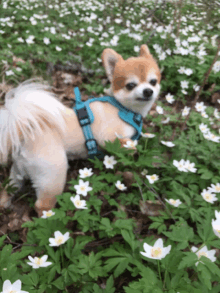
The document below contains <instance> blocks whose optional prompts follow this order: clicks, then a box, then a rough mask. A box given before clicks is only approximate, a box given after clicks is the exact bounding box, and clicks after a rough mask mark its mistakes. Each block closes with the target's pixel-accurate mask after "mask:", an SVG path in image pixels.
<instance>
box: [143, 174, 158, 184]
mask: <svg viewBox="0 0 220 293" xmlns="http://www.w3.org/2000/svg"><path fill="white" fill-rule="evenodd" d="M146 178H147V179H148V180H149V183H150V184H153V183H154V182H155V181H157V180H159V176H158V175H156V174H153V175H146Z"/></svg>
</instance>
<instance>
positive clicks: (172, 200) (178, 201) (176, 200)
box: [165, 198, 182, 207]
mask: <svg viewBox="0 0 220 293" xmlns="http://www.w3.org/2000/svg"><path fill="white" fill-rule="evenodd" d="M165 201H166V202H168V203H169V204H171V205H172V206H174V207H178V206H179V205H180V204H181V203H182V202H181V201H180V200H179V199H172V198H170V199H166V198H165Z"/></svg>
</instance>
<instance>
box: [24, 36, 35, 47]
mask: <svg viewBox="0 0 220 293" xmlns="http://www.w3.org/2000/svg"><path fill="white" fill-rule="evenodd" d="M34 38H35V36H29V37H28V38H27V39H26V40H25V41H26V43H27V44H28V45H30V44H34Z"/></svg>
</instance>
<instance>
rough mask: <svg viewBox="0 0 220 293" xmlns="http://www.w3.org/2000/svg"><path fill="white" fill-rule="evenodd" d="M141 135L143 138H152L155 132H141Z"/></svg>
mask: <svg viewBox="0 0 220 293" xmlns="http://www.w3.org/2000/svg"><path fill="white" fill-rule="evenodd" d="M141 136H143V137H145V138H152V137H155V134H151V133H143V132H141Z"/></svg>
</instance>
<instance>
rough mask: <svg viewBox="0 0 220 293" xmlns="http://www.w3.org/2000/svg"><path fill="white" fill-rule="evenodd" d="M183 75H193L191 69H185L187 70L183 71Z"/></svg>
mask: <svg viewBox="0 0 220 293" xmlns="http://www.w3.org/2000/svg"><path fill="white" fill-rule="evenodd" d="M185 74H186V75H191V74H193V71H192V69H191V68H187V69H185Z"/></svg>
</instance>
